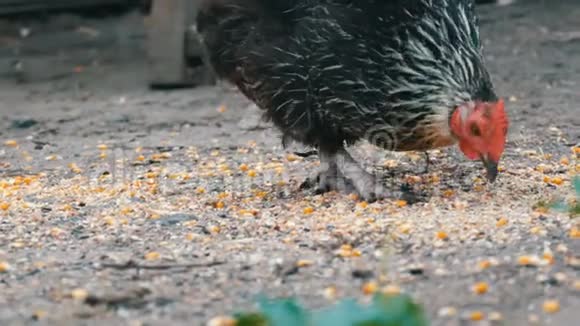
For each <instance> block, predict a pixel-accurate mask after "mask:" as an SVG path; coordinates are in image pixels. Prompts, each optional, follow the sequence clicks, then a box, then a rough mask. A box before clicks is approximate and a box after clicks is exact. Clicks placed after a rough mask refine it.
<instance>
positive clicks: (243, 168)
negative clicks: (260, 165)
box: [240, 164, 250, 172]
mask: <svg viewBox="0 0 580 326" xmlns="http://www.w3.org/2000/svg"><path fill="white" fill-rule="evenodd" d="M249 169H250V168H249V167H248V165H247V164H241V165H240V171H242V172H247V171H248V170H249Z"/></svg>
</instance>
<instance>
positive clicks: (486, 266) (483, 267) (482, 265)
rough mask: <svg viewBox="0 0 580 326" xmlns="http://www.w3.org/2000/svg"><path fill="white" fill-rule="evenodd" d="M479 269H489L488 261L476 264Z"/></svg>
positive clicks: (489, 263)
mask: <svg viewBox="0 0 580 326" xmlns="http://www.w3.org/2000/svg"><path fill="white" fill-rule="evenodd" d="M478 266H479V268H480V269H488V268H490V267H491V262H490V261H489V260H482V261H480V262H479V264H478Z"/></svg>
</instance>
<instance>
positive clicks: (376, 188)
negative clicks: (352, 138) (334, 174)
mask: <svg viewBox="0 0 580 326" xmlns="http://www.w3.org/2000/svg"><path fill="white" fill-rule="evenodd" d="M336 163H337V166H338V170H339V171H340V172H341V174H342V175H343V176H344V177H346V178H347V179H349V181H350V182H351V183H352V185H353V186H354V188H355V190H356V192H357V194H358V195H359V197H360V198H361V199H363V200H365V201H367V202H374V201H377V200H379V199H382V198H384V197H385V188H384V186H383V185H382V184H381V182H380V180H378V178H377V177H376V176H375V175H373V174H371V173H369V172H367V171H366V170H365V169H364V168H363V167H362V166H361V165H360V164H359V163H358V162H357V161H355V160H354V159H353V158H352V156H351V155H350V154H349V153H348V152H347V151H346V150H345V149H341V150H340V151H339V152H338V153H337V154H336Z"/></svg>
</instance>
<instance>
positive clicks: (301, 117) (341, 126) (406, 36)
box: [196, 0, 508, 201]
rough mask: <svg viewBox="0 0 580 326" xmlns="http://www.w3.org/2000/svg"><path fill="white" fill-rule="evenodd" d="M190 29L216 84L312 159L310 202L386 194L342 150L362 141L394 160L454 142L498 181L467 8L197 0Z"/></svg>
mask: <svg viewBox="0 0 580 326" xmlns="http://www.w3.org/2000/svg"><path fill="white" fill-rule="evenodd" d="M196 24H197V31H198V33H199V35H200V37H201V39H202V44H203V45H204V48H205V49H206V50H207V54H208V57H209V60H210V63H211V65H212V66H213V68H214V70H215V72H216V74H217V75H218V76H219V77H220V78H222V79H225V80H227V81H229V82H231V83H233V84H235V85H236V86H237V88H238V89H239V90H240V91H241V92H242V93H243V94H244V95H245V96H246V97H248V98H249V99H250V100H251V101H253V102H255V103H256V104H257V106H258V107H260V108H261V109H263V111H264V112H265V116H266V118H268V119H270V120H271V121H272V122H273V123H274V125H275V126H276V127H277V128H278V129H279V130H280V131H281V132H282V133H283V135H284V137H287V138H291V139H293V140H295V141H298V142H301V143H303V144H306V145H310V146H314V147H316V148H317V149H318V155H319V158H320V161H321V168H322V169H321V171H320V172H319V174H318V177H317V185H316V187H317V190H318V192H324V191H329V190H337V189H339V188H341V189H342V187H340V185H343V184H349V185H351V186H353V187H354V190H356V192H357V193H358V194H359V195H360V196H361V197H362V198H364V199H365V200H368V201H374V200H376V199H377V198H380V197H382V196H383V195H384V189H383V186H382V185H381V183H380V182H378V181H377V180H376V178H375V176H374V175H373V174H371V173H369V172H367V171H366V170H364V169H363V168H362V166H360V165H359V164H358V163H357V162H356V161H355V160H354V159H353V158H352V157H351V156H350V155H349V153H348V152H347V151H346V146H348V145H352V144H354V143H356V142H357V141H359V140H363V139H366V140H369V141H370V142H371V143H373V144H374V145H377V146H379V147H382V148H384V149H387V150H392V151H426V150H429V149H434V148H439V147H444V146H450V145H453V144H456V143H458V144H459V147H460V149H461V151H462V152H463V153H464V154H465V155H466V157H467V158H469V159H471V160H476V159H480V160H482V161H483V163H484V165H485V167H486V169H487V176H488V179H489V180H490V181H492V182H493V180H495V178H496V176H497V164H498V161H499V160H500V157H501V155H502V153H503V151H504V146H505V141H506V134H507V130H508V118H507V115H506V113H505V109H504V102H503V100H501V99H499V98H498V96H497V95H496V92H495V90H494V87H493V84H492V82H491V80H490V75H489V73H488V70H487V69H486V65H485V61H484V57H483V54H482V44H481V40H480V36H479V28H478V21H477V17H476V14H475V12H474V4H473V1H472V0H318V1H314V0H293V1H291V0H201V4H200V11H199V14H198V16H197V22H196ZM345 180H348V182H346V183H344V182H343V181H345Z"/></svg>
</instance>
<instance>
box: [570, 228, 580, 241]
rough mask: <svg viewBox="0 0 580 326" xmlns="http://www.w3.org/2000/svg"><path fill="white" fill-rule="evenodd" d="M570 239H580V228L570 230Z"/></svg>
mask: <svg viewBox="0 0 580 326" xmlns="http://www.w3.org/2000/svg"><path fill="white" fill-rule="evenodd" d="M569 236H570V238H572V239H580V228H578V227H573V228H572V229H571V230H570V234H569Z"/></svg>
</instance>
